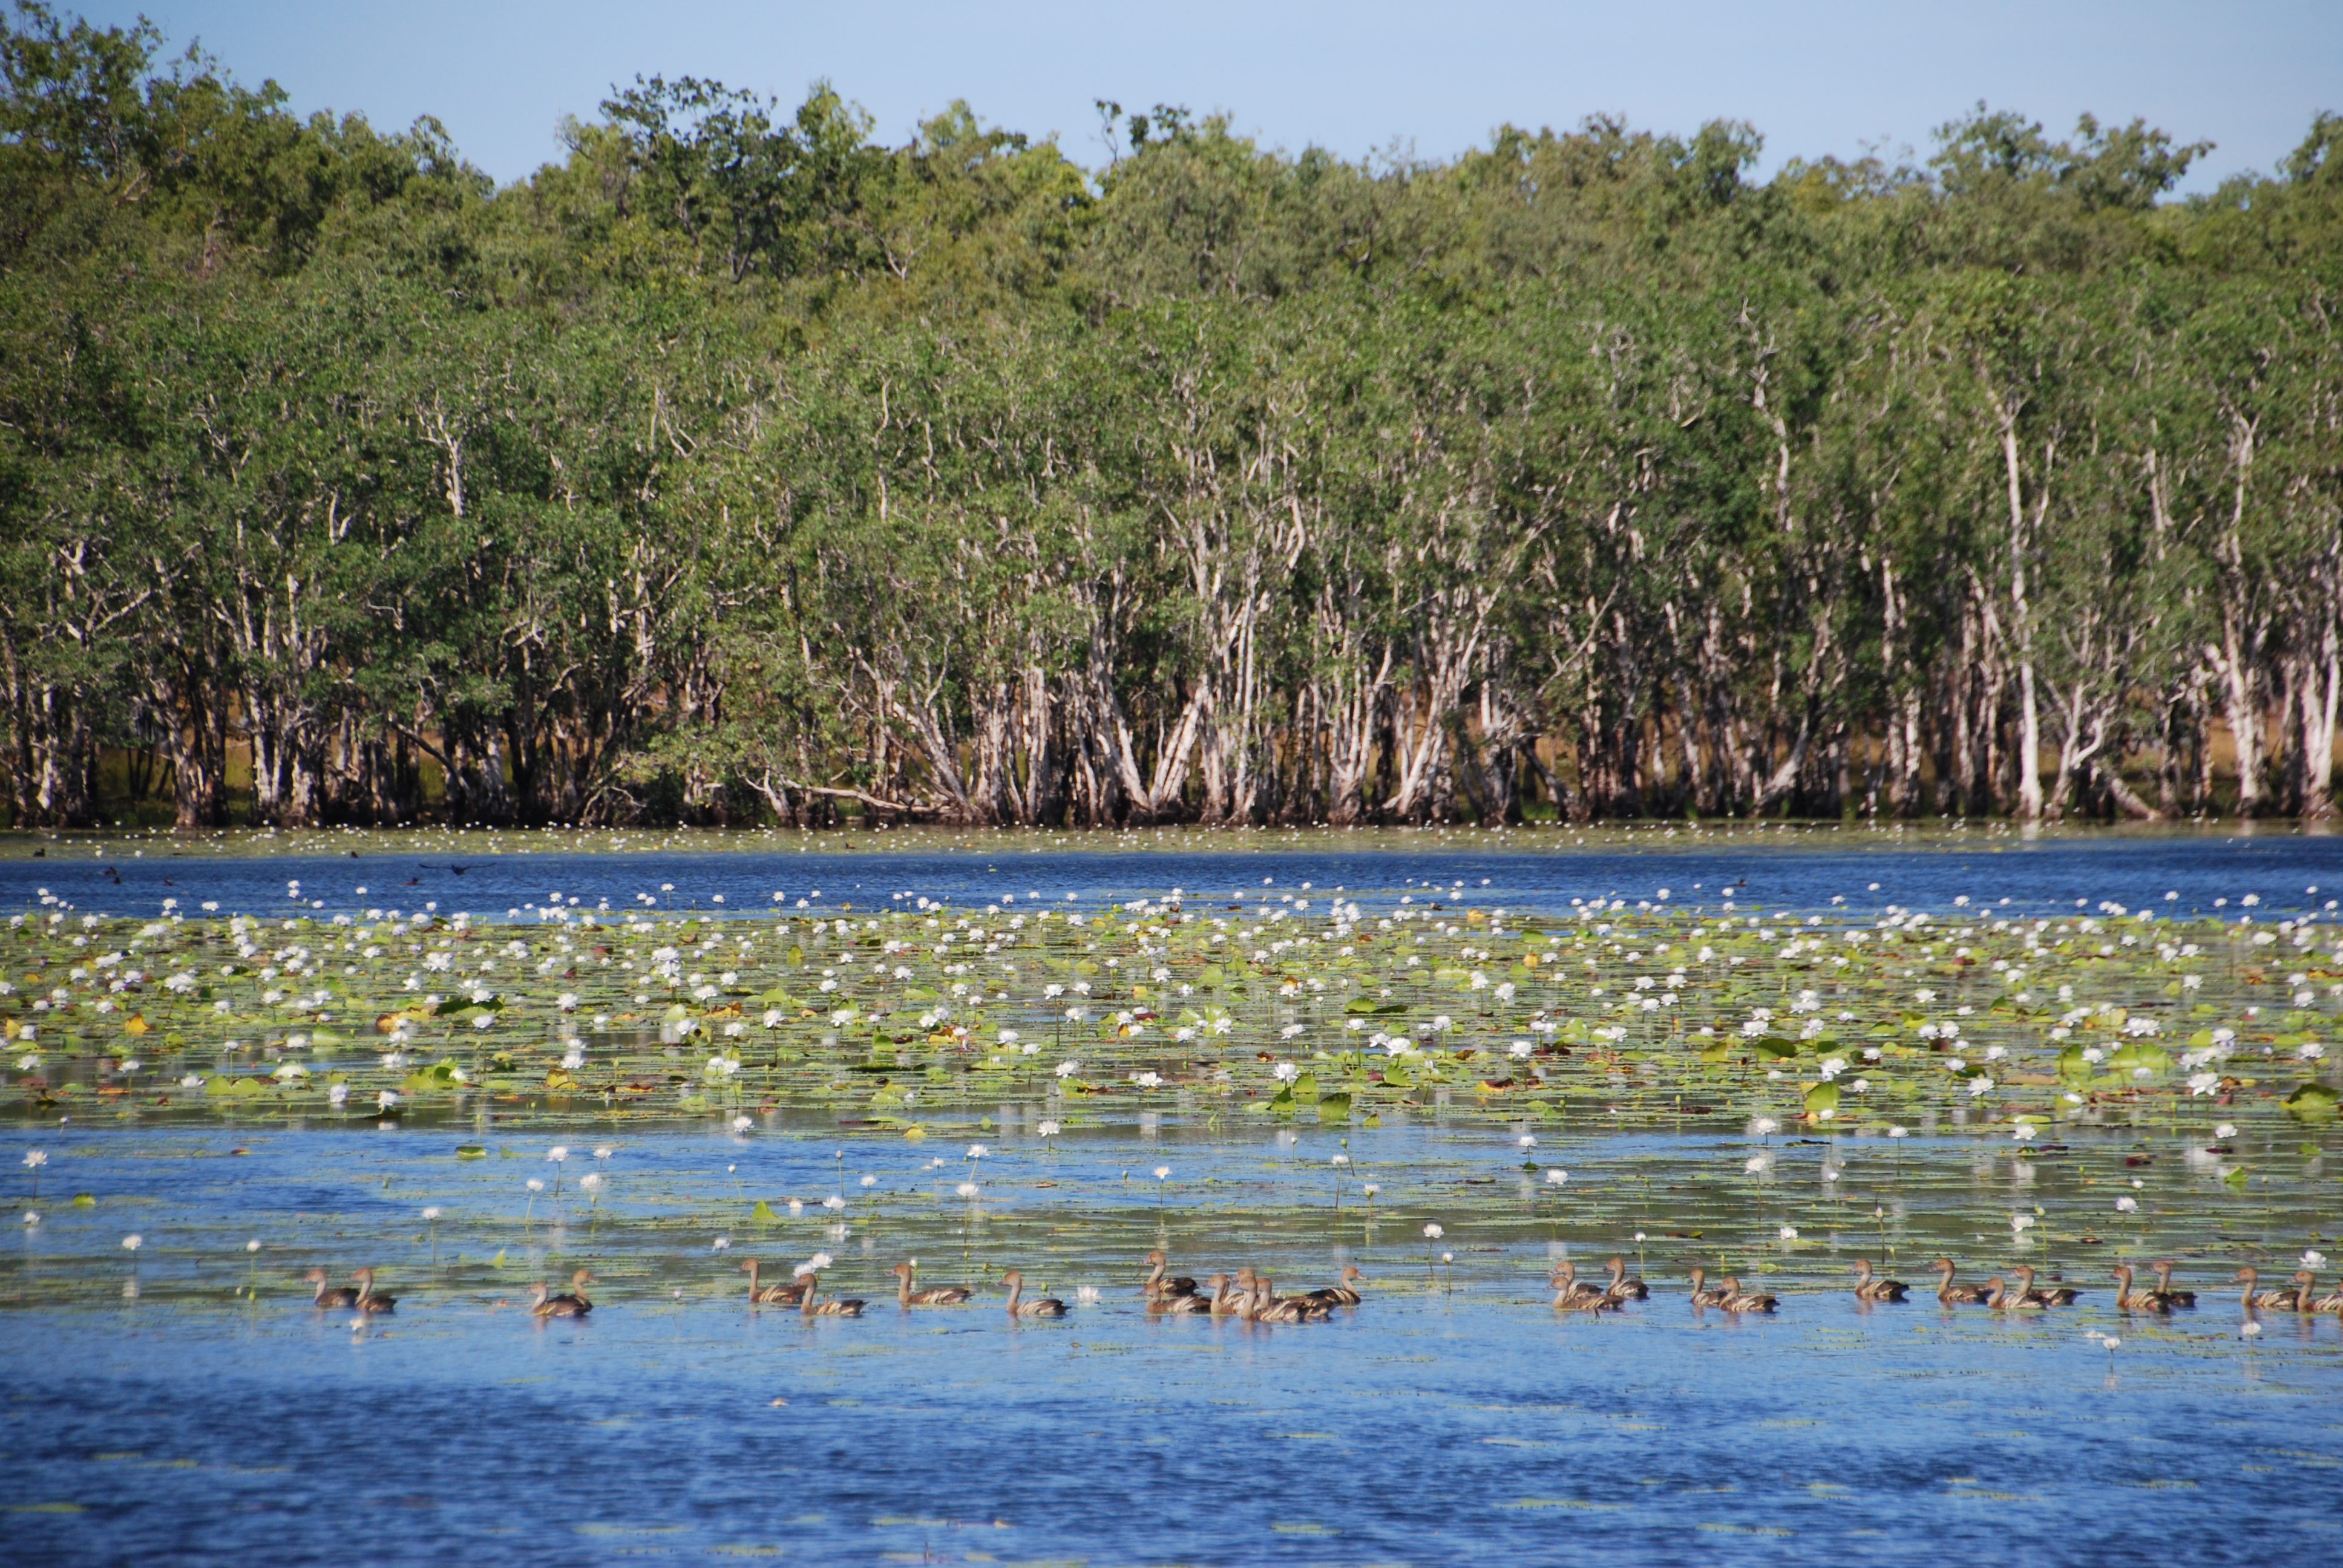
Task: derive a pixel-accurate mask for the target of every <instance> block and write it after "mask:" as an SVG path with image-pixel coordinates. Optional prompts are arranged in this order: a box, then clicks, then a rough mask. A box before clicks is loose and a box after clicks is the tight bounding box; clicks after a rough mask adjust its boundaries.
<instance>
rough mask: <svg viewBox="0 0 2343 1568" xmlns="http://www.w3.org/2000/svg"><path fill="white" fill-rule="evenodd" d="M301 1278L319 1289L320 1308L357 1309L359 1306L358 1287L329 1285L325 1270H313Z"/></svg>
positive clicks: (318, 1303)
mask: <svg viewBox="0 0 2343 1568" xmlns="http://www.w3.org/2000/svg"><path fill="white" fill-rule="evenodd" d="M301 1277H302V1278H303V1279H305V1280H307V1281H308V1282H309V1283H311V1284H313V1285H315V1286H317V1305H318V1306H321V1307H355V1306H357V1304H358V1292H357V1286H355V1285H328V1284H327V1283H326V1271H325V1270H323V1269H312V1270H310V1271H308V1272H307V1273H306V1274H304V1275H302V1276H301Z"/></svg>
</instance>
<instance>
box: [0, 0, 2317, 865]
mask: <svg viewBox="0 0 2343 1568" xmlns="http://www.w3.org/2000/svg"><path fill="white" fill-rule="evenodd" d="M0 69H5V84H0V86H4V87H5V91H0V334H5V342H4V343H0V740H5V746H4V747H0V806H5V809H6V810H7V811H8V813H9V815H10V819H11V820H13V821H14V822H15V823H16V824H18V825H28V824H29V825H65V824H76V823H85V822H90V821H93V820H96V819H99V818H100V817H101V816H102V815H105V814H108V813H110V812H111V811H113V810H115V809H118V808H119V806H120V804H121V801H122V798H123V797H124V796H125V794H126V793H127V794H132V795H135V794H138V793H141V792H152V793H153V794H154V795H155V796H156V797H157V798H159V799H165V800H167V801H168V802H169V805H170V807H171V809H172V810H173V812H174V814H175V816H176V820H177V821H178V822H179V823H180V824H182V825H185V826H190V827H194V826H202V825H206V824H216V823H222V822H226V821H228V820H230V819H231V817H232V816H249V817H250V818H251V819H256V820H259V821H264V822H268V823H283V824H298V823H312V822H319V821H357V822H395V821H407V820H413V819H418V818H427V817H435V816H436V817H440V818H445V819H454V820H458V821H467V822H530V823H541V822H584V821H614V820H631V819H666V820H686V821H706V822H720V821H739V820H744V819H750V818H754V817H759V816H763V817H778V818H779V819H783V820H787V821H794V822H806V823H818V822H823V821H832V820H836V819H839V817H840V815H841V814H859V815H861V816H863V817H865V818H866V819H871V820H889V819H895V820H900V819H947V820H957V821H968V822H980V823H1051V824H1068V825H1106V824H1113V823H1129V822H1148V821H1161V820H1166V819H1189V820H1201V821H1204V822H1213V823H1245V822H1252V823H1260V822H1268V821H1330V822H1333V823H1337V824H1352V823H1362V822H1370V821H1398V822H1417V821H1428V820H1439V819H1461V818H1467V817H1470V818H1474V819H1479V820H1482V821H1484V822H1499V821H1508V820H1517V819H1521V817H1522V816H1523V813H1524V812H1525V811H1526V812H1528V813H1530V814H1532V815H1542V814H1545V813H1547V812H1555V813H1559V814H1561V815H1563V816H1564V817H1573V818H1584V817H1609V816H1634V815H1657V814H1667V815H1676V816H1681V815H1684V814H1685V813H1693V812H1696V813H1701V814H1741V815H1746V814H1754V813H1768V814H1777V813H1783V812H1792V813H1805V814H1825V815H1840V814H1845V813H1860V814H1866V815H1877V816H1882V817H1886V816H1910V815H1915V814H1924V813H1940V812H1942V813H1971V814H1975V813H2007V814H2012V815H2017V816H2022V817H2026V818H2042V817H2056V816H2058V815H2061V814H2069V815H2071V814H2077V813H2097V814H2114V813H2121V814H2127V815H2131V816H2135V817H2147V816H2153V815H2159V814H2164V815H2179V814H2191V813H2201V812H2207V811H2215V810H2218V811H2227V810H2236V811H2237V812H2240V813H2246V814H2251V813H2258V812H2297V813H2302V814H2306V815H2327V814H2330V813H2331V812H2332V811H2333V810H2334V805H2333V801H2332V787H2331V781H2330V780H2331V769H2332V764H2333V758H2334V752H2335V740H2336V724H2337V719H2338V689H2343V343H2338V321H2337V317H2338V304H2343V293H2338V289H2343V119H2338V118H2337V117H2336V116H2329V115H2321V116H2318V119H2317V121H2316V122H2315V123H2314V124H2313V125H2312V126H2309V127H2308V134H2307V136H2306V137H2305V139H2304V141H2303V143H2302V145H2301V146H2300V148H2299V150H2298V151H2297V152H2296V153H2295V154H2293V155H2292V156H2290V157H2289V158H2288V159H2287V160H2286V162H2285V164H2284V166H2282V167H2280V168H2279V169H2278V170H2275V171H2273V172H2271V173H2270V174H2269V175H2268V176H2254V177H2240V178H2237V179H2233V180H2231V181H2229V182H2228V183H2227V184H2225V185H2223V186H2221V187H2220V188H2219V189H2218V190H2217V191H2216V192H2214V193H2213V194H2211V195H2209V196H2193V197H2189V198H2187V199H2185V200H2184V199H2177V198H2175V197H2174V196H2172V195H2171V193H2172V191H2173V189H2174V187H2175V186H2176V183H2177V181H2179V180H2180V178H2181V177H2182V176H2183V175H2184V174H2185V173H2186V171H2187V168H2188V167H2189V166H2190V164H2191V162H2192V161H2193V160H2194V159H2196V158H2197V157H2198V156H2201V155H2202V154H2203V152H2204V151H2205V150H2206V148H2205V146H2204V144H2201V143H2200V144H2182V143H2179V142H2176V141H2175V140H2174V139H2173V138H2172V137H2171V136H2168V135H2167V134H2166V133H2165V132H2163V131H2161V130H2157V129H2155V128H2152V127H2149V126H2145V125H2143V124H2141V123H2139V122H2137V121H2135V122H2133V123H2131V124H2129V125H2126V126H2114V125H2101V124H2099V123H2097V121H2094V120H2092V119H2088V118H2086V119H2085V120H2084V121H2083V122H2082V123H2081V124H2080V125H2079V126H2077V127H2076V129H2075V132H2074V134H2073V135H2072V136H2067V137H2066V138H2064V139H2058V138H2056V137H2054V136H2051V135H2050V134H2049V133H2047V132H2046V131H2045V130H2044V129H2043V128H2042V127H2041V126H2038V125H2036V124H2034V123H2033V122H2031V121H2029V120H2027V119H2026V118H2025V117H2024V116H2020V115H2016V114H2011V113H2008V112H2006V111H2000V110H1992V109H1988V108H1987V107H1986V106H1982V105H1981V106H1978V108H1977V109H1976V111H1975V112H1974V113H1973V114H1971V115H1970V116H1966V117H1965V118H1963V119H1961V120H1959V121H1957V122H1956V123H1954V124H1951V125H1948V126H1945V127H1943V129H1942V131H1941V133H1940V135H1939V136H1938V139H1937V143H1936V149H1935V152H1934V154H1933V156H1930V157H1928V158H1927V159H1926V163H1925V165H1923V166H1906V165H1902V164H1892V163H1889V162H1885V161H1882V160H1879V159H1875V158H1870V159H1864V160H1860V161H1855V162H1842V161H1839V160H1835V159H1830V158H1824V159H1819V160H1815V161H1811V162H1808V161H1792V162H1790V163H1788V164H1787V165H1786V166H1785V167H1783V168H1782V170H1781V171H1780V172H1779V173H1778V174H1777V175H1775V176H1773V177H1771V178H1769V179H1762V180H1761V179H1758V178H1756V177H1755V175H1754V170H1755V164H1756V158H1757V155H1758V152H1759V146H1760V144H1759V139H1758V136H1757V134H1756V132H1755V130H1754V129H1752V128H1751V127H1749V126H1742V125H1735V124H1729V123H1724V122H1719V123H1715V124H1712V125H1709V126H1704V127H1702V128H1701V129H1700V130H1699V132H1698V133H1697V134H1695V135H1694V136H1689V137H1677V136H1662V135H1655V134H1652V133H1649V132H1644V131H1641V130H1637V129H1634V128H1633V127H1631V126H1626V125H1624V124H1621V123H1619V122H1617V121H1614V120H1610V119H1592V120H1588V121H1586V122H1585V123H1584V124H1583V125H1581V126H1578V127H1577V128H1576V129H1574V130H1571V131H1568V132H1561V133H1558V132H1554V131H1551V130H1538V131H1534V132H1533V131H1529V130H1524V129H1519V128H1515V127H1512V126H1507V127H1504V128H1502V129H1500V130H1499V131H1497V132H1496V133H1495V134H1494V135H1493V136H1492V137H1491V138H1490V140H1489V143H1488V145H1487V146H1485V147H1483V148H1480V149H1478V150H1475V151H1473V152H1471V153H1469V154H1466V155H1464V156H1460V157H1457V158H1455V159H1453V161H1447V162H1412V161H1379V162H1373V163H1367V164H1360V163H1352V162H1347V161H1345V160H1343V159H1342V158H1339V157H1335V156H1331V155H1328V154H1326V153H1323V152H1322V151H1319V150H1316V149H1314V148H1313V149H1309V150H1305V151H1303V152H1302V153H1301V154H1299V155H1288V154H1286V153H1284V152H1281V151H1273V150H1267V149H1263V148H1262V147H1259V146H1254V145H1253V144H1252V143H1251V142H1249V141H1247V140H1245V139H1244V138H1242V137H1240V136H1234V135H1232V133H1231V131H1230V128H1229V126H1228V124H1227V123H1226V122H1225V121H1224V120H1222V119H1220V118H1202V119H1199V118H1197V117H1195V116H1192V115H1191V114H1189V113H1188V112H1187V111H1185V110H1183V109H1181V108H1178V107H1171V106H1159V107H1157V108H1154V109H1152V110H1150V111H1148V112H1146V113H1141V114H1125V113H1124V112H1123V111H1122V110H1121V109H1120V108H1119V107H1117V106H1113V105H1111V104H1102V105H1101V114H1102V115H1103V116H1106V118H1107V123H1108V125H1109V127H1110V128H1111V132H1112V140H1111V146H1112V147H1113V149H1114V156H1113V157H1112V158H1111V162H1110V163H1109V164H1108V166H1106V167H1104V168H1103V169H1102V170H1098V171H1091V170H1086V169H1084V168H1082V167H1081V166H1078V165H1077V164H1075V163H1074V162H1072V161H1071V160H1070V159H1069V158H1068V157H1067V156H1065V155H1064V154H1063V153H1062V152H1061V150H1060V149H1059V147H1058V146H1056V145H1055V144H1054V143H1052V142H1050V141H1046V140H1044V141H1035V140H1031V139H1030V138H1028V137H1026V136H1019V135H1015V134H1013V133H1011V132H1008V131H1004V130H1001V129H999V128H996V127H992V126H987V125H986V124H984V123H983V122H982V121H981V120H980V118H979V117H978V116H976V115H975V114H974V113H972V112H971V111H970V109H969V108H968V107H967V106H964V105H954V106H952V107H951V108H950V110H949V111H947V112H946V113H944V114H942V115H940V116H937V117H936V118H935V119H933V120H931V121H930V122H928V123H927V124H925V125H923V126H920V130H919V134H918V136H917V137H916V138H915V139H913V140H912V141H910V143H908V144H907V145H902V146H890V145H887V144H885V143H883V142H881V141H880V140H877V139H875V138H874V136H873V135H872V126H871V124H870V119H869V117H868V116H865V115H864V114H862V113H861V112H860V110H858V109H857V108H856V107H855V106H853V105H852V104H851V103H850V102H849V101H848V100H846V99H845V98H842V97H841V96H840V95H838V93H836V92H835V91H833V90H832V89H831V88H830V87H829V86H827V85H820V86H817V87H816V88H815V89H814V90H813V91H812V92H811V93H810V95H809V96H808V97H807V98H806V100H805V101H804V102H803V103H802V104H801V105H799V106H797V107H795V108H794V109H791V108H789V107H788V106H785V105H783V104H779V103H774V102H769V101H767V100H764V99H762V98H759V97H758V96H756V95H751V94H747V93H741V92H738V91H734V90H731V89H729V88H726V87H724V86H722V85H719V84H717V83H713V82H701V81H697V80H689V79H686V80H680V81H665V80H660V79H657V78H653V79H647V80H638V81H636V82H635V83H633V84H632V85H627V86H622V87H618V88H615V89H614V90H613V92H612V94H611V95H610V97H609V98H608V100H607V101H606V102H605V103H603V104H602V105H601V106H600V108H599V111H598V116H596V117H595V118H594V119H592V120H590V121H588V120H578V121H574V122H571V123H569V124H568V125H567V126H565V127H564V130H563V148H564V152H563V156H562V157H561V158H560V159H559V161H558V162H556V163H552V164H548V166H545V167H543V168H541V169H540V170H538V173H537V174H536V175H535V176H532V177H530V178H529V179H528V180H527V181H524V182H522V183H519V184H516V185H513V186H508V187H505V188H501V189H499V188H498V187H496V186H495V185H494V184H493V182H491V181H490V180H488V179H487V178H486V177H485V176H481V175H480V174H479V173H478V171H476V170H474V169H473V168H471V167H470V166H468V165H467V164H466V163H465V162H464V161H463V159H462V158H461V156H459V155H458V151H457V150H456V149H455V148H454V147H453V146H450V145H449V143H448V139H447V136H445V135H444V134H443V132H442V131H441V129H440V127H439V126H437V124H435V123H433V122H430V121H423V122H420V123H418V124H417V125H416V126H413V127H411V128H409V129H407V130H406V131H403V132H399V133H397V134H386V133H384V132H381V131H378V130H377V129H375V128H374V127H372V126H369V125H367V123H366V121H365V120H364V119H362V118H359V117H357V116H345V117H342V118H339V119H335V118H331V117H329V116H314V117H311V118H308V119H302V118H299V117H297V116H294V115H292V114H291V113H289V112H288V111H287V108H286V106H285V105H286V99H285V95H283V93H282V92H281V91H280V90H278V89H277V87H276V86H275V85H273V84H270V85H264V86H262V87H260V88H257V89H253V88H246V87H245V86H242V85H238V84H237V83H236V80H235V78H234V77H233V75H231V74H230V73H229V72H228V71H227V70H226V68H225V67H224V66H222V65H219V64H217V63H216V62H214V61H212V60H210V59H208V58H206V57H204V56H203V55H200V54H196V53H192V52H191V53H187V54H184V55H176V56H174V55H169V54H168V53H167V52H166V45H165V43H164V40H163V39H162V38H161V36H160V35H159V34H158V33H157V32H156V29H154V28H153V27H151V26H149V25H138V26H134V27H128V28H102V27H98V26H96V25H92V24H89V23H87V22H85V21H82V20H76V19H74V18H72V17H69V16H65V15H59V14H57V13H55V12H52V11H51V10H49V9H46V8H45V7H43V6H40V5H24V4H19V5H17V6H16V7H15V11H14V14H13V16H11V17H10V18H9V19H7V20H6V21H5V24H0Z"/></svg>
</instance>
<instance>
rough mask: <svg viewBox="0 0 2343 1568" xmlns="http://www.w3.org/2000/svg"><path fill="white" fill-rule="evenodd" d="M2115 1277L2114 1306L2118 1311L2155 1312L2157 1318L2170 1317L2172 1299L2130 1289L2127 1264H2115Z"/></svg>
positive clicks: (2129, 1272)
mask: <svg viewBox="0 0 2343 1568" xmlns="http://www.w3.org/2000/svg"><path fill="white" fill-rule="evenodd" d="M2115 1275H2116V1306H2117V1308H2118V1309H2119V1310H2121V1311H2123V1312H2155V1313H2157V1314H2158V1315H2159V1316H2169V1315H2170V1313H2171V1312H2172V1299H2171V1298H2170V1297H2169V1296H2167V1295H2166V1294H2165V1293H2164V1292H2162V1291H2150V1290H2137V1291H2136V1290H2134V1289H2132V1284H2131V1265H2130V1264H2129V1263H2117V1265H2116V1268H2115Z"/></svg>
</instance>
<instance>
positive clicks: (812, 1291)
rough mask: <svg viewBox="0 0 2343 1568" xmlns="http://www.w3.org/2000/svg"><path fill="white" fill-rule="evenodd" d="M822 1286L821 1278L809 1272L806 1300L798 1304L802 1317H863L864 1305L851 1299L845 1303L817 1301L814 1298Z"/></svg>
mask: <svg viewBox="0 0 2343 1568" xmlns="http://www.w3.org/2000/svg"><path fill="white" fill-rule="evenodd" d="M820 1286H821V1276H820V1274H817V1273H814V1272H812V1271H810V1270H809V1271H807V1273H806V1277H805V1287H806V1290H805V1299H804V1300H803V1301H801V1302H799V1303H798V1312H799V1314H800V1315H801V1316H804V1317H809V1318H859V1317H860V1316H861V1315H862V1308H863V1305H864V1303H863V1302H860V1301H857V1300H855V1299H853V1298H848V1299H847V1300H845V1301H830V1302H817V1301H815V1300H814V1297H815V1295H816V1293H817V1292H819V1291H820Z"/></svg>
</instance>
